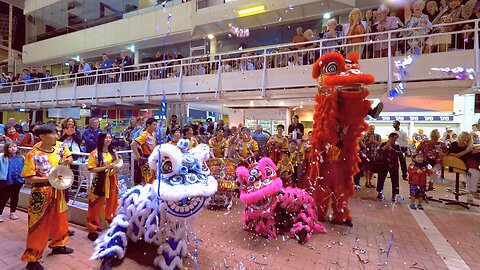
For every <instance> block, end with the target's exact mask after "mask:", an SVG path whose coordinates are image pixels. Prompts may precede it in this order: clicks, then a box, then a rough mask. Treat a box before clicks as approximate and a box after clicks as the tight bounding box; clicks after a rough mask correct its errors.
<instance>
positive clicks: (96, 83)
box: [93, 70, 98, 105]
mask: <svg viewBox="0 0 480 270" xmlns="http://www.w3.org/2000/svg"><path fill="white" fill-rule="evenodd" d="M93 92H94V93H95V105H96V104H97V101H98V70H95V82H94V83H93Z"/></svg>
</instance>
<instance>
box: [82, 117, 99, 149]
mask: <svg viewBox="0 0 480 270" xmlns="http://www.w3.org/2000/svg"><path fill="white" fill-rule="evenodd" d="M100 133H102V130H101V129H100V119H98V118H97V117H93V118H90V121H89V125H88V128H86V129H85V131H84V132H83V140H84V141H85V147H86V153H90V152H92V151H93V150H95V149H96V148H97V141H98V135H100Z"/></svg>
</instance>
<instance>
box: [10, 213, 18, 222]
mask: <svg viewBox="0 0 480 270" xmlns="http://www.w3.org/2000/svg"><path fill="white" fill-rule="evenodd" d="M10 219H11V220H17V219H18V216H17V214H15V213H10Z"/></svg>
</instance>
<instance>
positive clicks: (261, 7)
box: [238, 5, 266, 17]
mask: <svg viewBox="0 0 480 270" xmlns="http://www.w3.org/2000/svg"><path fill="white" fill-rule="evenodd" d="M265 11H266V7H265V5H259V6H254V7H251V8H244V9H241V10H239V11H238V16H239V17H245V16H250V15H255V14H259V13H263V12H265Z"/></svg>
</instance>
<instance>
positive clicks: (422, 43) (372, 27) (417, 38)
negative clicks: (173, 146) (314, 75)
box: [0, 0, 480, 90]
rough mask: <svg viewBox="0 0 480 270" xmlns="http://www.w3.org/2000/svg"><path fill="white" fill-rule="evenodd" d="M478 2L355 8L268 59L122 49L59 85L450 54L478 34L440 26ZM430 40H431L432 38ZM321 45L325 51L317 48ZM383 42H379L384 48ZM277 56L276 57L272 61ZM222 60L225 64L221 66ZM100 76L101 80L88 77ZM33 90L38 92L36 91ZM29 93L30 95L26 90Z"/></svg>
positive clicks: (471, 11)
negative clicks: (330, 56)
mask: <svg viewBox="0 0 480 270" xmlns="http://www.w3.org/2000/svg"><path fill="white" fill-rule="evenodd" d="M477 2H478V0H453V1H444V0H441V1H439V0H430V1H428V2H426V1H424V0H416V1H413V2H412V4H408V5H406V6H405V7H404V8H401V9H397V10H390V9H389V8H388V7H387V6H384V5H382V6H380V7H378V8H377V9H367V10H360V9H358V8H354V9H352V10H351V12H350V13H349V16H348V21H347V22H346V23H344V24H339V23H338V21H337V18H332V19H330V20H328V21H327V23H326V25H325V26H324V27H323V28H322V31H320V32H317V30H316V29H307V30H305V31H304V29H302V27H297V28H296V29H295V32H296V34H295V35H294V37H293V39H292V42H293V43H294V45H292V46H279V48H278V49H269V50H267V51H266V53H267V54H268V55H267V56H266V59H264V55H263V54H264V53H265V51H264V50H263V49H261V50H245V51H244V52H242V51H240V52H237V53H234V54H227V55H221V56H219V55H212V56H204V57H197V58H184V56H183V53H182V51H181V50H177V51H176V52H175V53H171V52H170V50H169V49H167V50H165V51H163V52H162V51H159V52H157V54H156V56H155V58H154V59H153V60H154V62H152V63H145V64H140V65H137V66H133V60H132V56H131V53H130V51H127V50H125V49H123V50H122V51H121V52H120V54H119V56H116V57H112V58H110V57H109V55H107V54H103V55H102V56H101V60H99V61H94V62H87V61H85V60H84V59H83V58H81V59H80V60H79V61H78V62H77V61H76V60H74V59H70V60H69V71H68V76H69V77H70V80H68V79H67V80H65V79H64V80H62V81H61V82H59V83H73V82H74V81H76V83H77V85H84V84H94V83H95V82H97V83H112V82H119V81H132V80H135V81H138V80H145V79H147V78H148V77H149V78H150V79H164V78H172V77H179V76H196V75H205V74H215V73H218V72H219V69H220V72H233V71H241V72H244V71H253V70H259V69H262V68H264V66H266V67H267V68H282V67H289V66H299V65H310V64H312V63H314V62H315V60H316V59H318V57H319V56H320V53H322V54H323V53H326V52H330V51H339V52H342V53H344V54H349V53H351V52H357V53H358V54H359V55H360V57H361V58H375V57H386V56H387V55H388V51H389V49H390V51H391V53H392V55H401V54H408V53H414V52H419V53H432V52H444V51H447V50H449V49H472V48H473V43H474V42H473V38H474V35H473V32H465V33H459V34H449V33H450V32H452V31H459V30H471V29H472V28H473V25H472V24H470V23H464V24H456V25H452V26H436V25H438V24H443V23H453V22H461V21H463V20H470V19H476V18H478V16H480V4H478V3H477ZM396 29H403V30H402V31H400V32H392V33H391V37H392V38H397V37H404V38H405V39H402V40H398V41H394V42H393V43H392V44H391V46H389V43H388V42H381V41H384V40H387V39H388V34H387V33H386V32H387V31H390V30H396ZM427 34H432V35H431V36H429V37H428V38H426V37H425V35H427ZM320 41H321V42H322V45H321V46H322V51H321V52H320V51H319V50H318V49H317V48H319V47H320ZM379 41H380V42H379ZM272 53H275V55H271V54H272ZM220 57H221V61H219V59H220ZM92 74H97V75H98V76H88V75H92ZM52 79H53V78H52V74H51V72H50V70H45V72H44V73H43V72H37V71H36V69H35V68H32V69H27V68H25V69H24V70H23V72H22V74H17V75H15V74H13V73H11V72H9V73H7V74H2V76H0V83H1V85H3V86H5V85H11V84H12V85H21V84H29V83H37V82H41V85H42V89H44V88H50V87H52V86H53V85H54V84H53V83H52ZM32 89H33V90H36V89H38V85H37V86H36V87H32ZM27 90H30V89H27Z"/></svg>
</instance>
